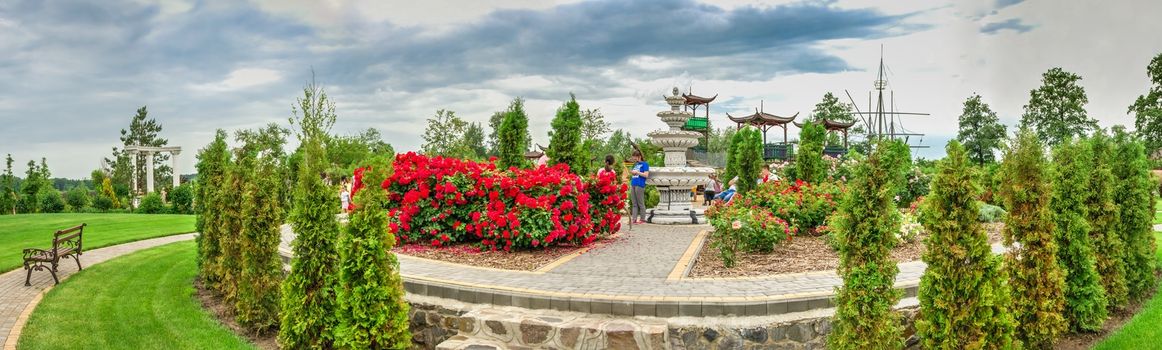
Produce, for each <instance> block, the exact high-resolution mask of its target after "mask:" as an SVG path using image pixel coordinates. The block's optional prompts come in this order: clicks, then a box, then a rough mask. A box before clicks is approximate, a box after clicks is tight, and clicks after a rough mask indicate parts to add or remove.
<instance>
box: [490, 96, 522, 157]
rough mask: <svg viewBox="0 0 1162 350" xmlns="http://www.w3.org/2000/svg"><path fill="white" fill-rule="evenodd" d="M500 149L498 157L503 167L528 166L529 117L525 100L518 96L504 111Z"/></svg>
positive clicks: (499, 136) (500, 132) (500, 133)
mask: <svg viewBox="0 0 1162 350" xmlns="http://www.w3.org/2000/svg"><path fill="white" fill-rule="evenodd" d="M498 134H499V135H498V136H497V138H499V139H500V150H499V152H497V153H499V154H498V155H497V158H499V159H498V162H499V163H498V164H497V165H499V166H500V167H501V168H504V169H508V168H510V167H517V168H527V167H528V166H529V162H528V160H526V159H525V152H528V150H529V142H528V138H529V137H528V135H529V117H528V116H527V115H525V110H524V101H522V100H521V99H519V98H517V99H515V100H512V104H510V105H509V106H508V111H505V112H504V121H503V122H501V123H500V131H499V132H498Z"/></svg>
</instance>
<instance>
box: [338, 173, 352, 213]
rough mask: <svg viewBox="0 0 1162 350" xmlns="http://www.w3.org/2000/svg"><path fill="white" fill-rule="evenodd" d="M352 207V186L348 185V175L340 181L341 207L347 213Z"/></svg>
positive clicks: (341, 210)
mask: <svg viewBox="0 0 1162 350" xmlns="http://www.w3.org/2000/svg"><path fill="white" fill-rule="evenodd" d="M350 208H351V188H350V187H348V185H347V176H343V178H342V180H340V181H339V209H340V212H342V213H346V212H347V211H348V210H349V209H350Z"/></svg>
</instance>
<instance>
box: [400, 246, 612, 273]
mask: <svg viewBox="0 0 1162 350" xmlns="http://www.w3.org/2000/svg"><path fill="white" fill-rule="evenodd" d="M608 242H610V240H598V241H596V242H594V243H592V244H590V245H589V247H596V246H600V245H603V244H606V243H608ZM581 249H585V247H584V246H581V245H575V244H565V245H556V246H550V247H546V248H544V249H538V250H514V251H508V252H506V251H501V250H489V249H481V248H479V247H477V246H475V245H471V244H456V245H449V246H441V247H432V246H431V245H428V244H405V245H403V246H399V247H395V248H394V249H392V252H394V253H396V254H400V255H407V256H413V257H417V258H424V259H431V260H438V261H443V262H449V263H456V264H463V265H470V266H476V267H487V268H493V269H502V270H514V271H534V270H536V269H539V268H541V267H543V266H545V265H548V264H550V263H552V262H554V261H556V260H557V259H560V258H561V257H563V256H566V255H569V254H572V253H574V252H577V251H579V250H581Z"/></svg>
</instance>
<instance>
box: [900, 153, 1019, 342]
mask: <svg viewBox="0 0 1162 350" xmlns="http://www.w3.org/2000/svg"><path fill="white" fill-rule="evenodd" d="M946 150H947V153H948V156H947V157H945V158H944V160H942V161H940V163H939V165H938V167H937V172H936V177H935V179H933V180H932V189H931V191H930V192H929V193H928V197H927V199H926V200H925V201H924V208H923V210H921V211H920V213H921V214H920V220H921V222H922V223H923V224H924V228H925V229H926V230H928V238H926V239H925V242H924V243H925V244H924V246H925V247H927V248H926V250H925V251H924V256H923V259H924V263H926V264H928V268H927V269H926V270H924V276H923V277H921V279H920V293H919V298H920V309H921V310H923V312H921V313H920V318H919V319H918V320H917V321H916V332H917V335H919V337H920V339H921V342H922V344H923V345H922V346H923V348H925V349H965V348H970V347H974V348H979V349H1012V348H1017V347H1019V344H1020V341H1019V340H1016V337H1015V335H1014V331H1015V329H1016V320H1015V319H1013V315H1012V314H1011V313H1010V312H1009V307H1010V304H1011V302H1012V301H1011V300H1010V296H1009V293H1010V291H1009V285H1008V276H1006V275H1005V274H1004V272H1005V271H1004V270H1002V269H1001V264H1002V258H1001V257H1000V256H998V255H994V254H992V250H991V248H990V246H989V243H988V235H986V234H985V232H984V228H983V226H981V223H980V222H979V221H977V215H978V212H977V211H978V210H979V206H980V205H979V204H978V202H977V200H976V198H977V196H978V195H979V193H980V188H979V186H978V185H977V183H976V182H975V178H974V174H973V168H972V166H971V165H970V164H969V159H968V155H967V152H966V151H965V148H964V147H963V146H961V145H960V143H959V142H956V141H952V142H949V143H948V146H947V147H946Z"/></svg>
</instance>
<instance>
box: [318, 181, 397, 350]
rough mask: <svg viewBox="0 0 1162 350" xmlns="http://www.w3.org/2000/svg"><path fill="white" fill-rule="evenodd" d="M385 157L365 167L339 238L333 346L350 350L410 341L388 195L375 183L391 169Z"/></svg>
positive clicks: (375, 347)
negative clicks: (336, 323)
mask: <svg viewBox="0 0 1162 350" xmlns="http://www.w3.org/2000/svg"><path fill="white" fill-rule="evenodd" d="M390 168H391V164H390V163H389V161H387V160H381V161H377V162H374V163H373V164H371V165H370V166H369V167H367V168H365V169H366V170H364V171H363V175H362V176H363V177H362V179H361V181H362V182H363V183H365V184H371V185H370V186H364V187H363V188H362V190H360V191H358V192H357V194H356V198H355V204H356V207H355V212H354V213H352V214H351V222H350V223H349V224H348V225H347V227H346V231H345V232H346V234H344V235H343V236H342V238H341V239H340V241H339V246H340V248H341V249H340V250H339V251H340V252H341V253H340V265H339V284H338V286H337V288H336V289H337V293H338V298H339V312H338V318H339V324H340V326H339V329H338V330H337V332H336V333H337V334H336V341H335V342H336V345H337V347H340V348H350V349H402V348H407V347H408V346H409V345H411V334H410V332H409V331H408V317H407V315H408V304H407V302H406V301H404V293H403V280H402V279H401V278H400V276H399V261H397V260H396V258H395V254H393V253H392V252H391V248H392V246H393V245H394V244H395V237H394V236H393V235H392V233H391V232H389V231H388V220H390V219H389V218H388V217H387V209H386V208H385V203H384V201H385V200H386V198H387V195H386V194H385V193H384V191H383V189H382V188H381V187H380V186H377V184H379V183H381V182H383V180H384V179H386V178H387V174H388V172H390Z"/></svg>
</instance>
